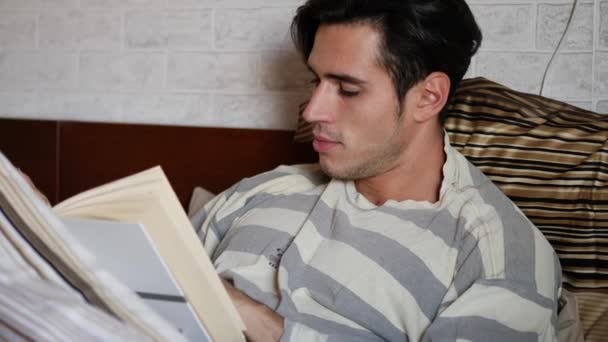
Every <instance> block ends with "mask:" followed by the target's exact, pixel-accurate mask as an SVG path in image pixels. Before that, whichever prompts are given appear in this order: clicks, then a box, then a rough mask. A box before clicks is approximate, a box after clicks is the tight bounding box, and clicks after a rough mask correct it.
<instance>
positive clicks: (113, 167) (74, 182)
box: [59, 123, 315, 206]
mask: <svg viewBox="0 0 608 342" xmlns="http://www.w3.org/2000/svg"><path fill="white" fill-rule="evenodd" d="M60 132H61V140H60V151H61V153H60V169H61V172H60V179H59V184H60V192H59V198H60V200H62V199H65V198H67V197H69V196H72V195H74V194H76V193H78V192H81V191H84V190H86V189H89V188H91V187H94V186H98V185H101V184H103V183H106V182H109V181H112V180H115V179H118V178H120V177H124V176H127V175H130V174H133V173H135V172H138V171H141V170H144V169H146V168H149V167H152V166H154V165H161V166H162V167H163V169H164V171H165V173H166V174H167V177H168V178H169V180H170V181H171V184H172V186H173V188H174V190H175V192H176V193H177V195H178V197H179V198H180V200H181V202H182V204H183V205H184V206H185V205H187V203H188V202H189V199H190V195H191V192H192V189H193V188H194V186H196V185H200V186H203V187H205V188H206V189H208V190H210V191H213V192H219V191H221V190H224V189H226V188H227V187H229V186H230V185H232V184H234V183H235V182H237V181H238V180H240V179H241V178H243V177H247V176H251V175H254V174H257V173H260V172H263V171H266V170H269V169H272V168H274V167H275V166H277V165H279V164H286V163H287V164H289V163H297V162H307V161H311V160H314V159H315V157H314V155H313V154H312V153H310V149H309V148H308V149H307V148H306V147H304V146H301V145H297V144H294V143H293V142H292V138H293V132H289V131H271V130H248V129H224V128H201V127H176V126H154V125H124V124H94V123H61V124H60Z"/></svg>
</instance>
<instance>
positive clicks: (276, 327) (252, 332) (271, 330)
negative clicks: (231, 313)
mask: <svg viewBox="0 0 608 342" xmlns="http://www.w3.org/2000/svg"><path fill="white" fill-rule="evenodd" d="M222 283H224V287H226V291H228V295H229V296H230V298H231V299H232V302H233V303H234V306H236V309H237V311H238V312H239V314H240V315H241V319H243V322H244V323H245V327H246V328H247V331H246V332H245V336H246V337H247V340H248V341H251V342H258V341H260V342H262V341H264V342H266V341H278V340H279V339H280V338H281V336H282V335H283V318H282V317H281V316H279V315H278V314H276V313H275V312H274V311H272V310H271V309H270V308H269V307H267V306H266V305H264V304H260V303H258V302H256V301H255V300H253V299H251V298H249V297H248V296H247V295H246V294H244V293H243V292H241V291H239V290H237V289H236V288H235V287H234V286H232V284H231V283H230V282H229V281H227V280H224V279H222Z"/></svg>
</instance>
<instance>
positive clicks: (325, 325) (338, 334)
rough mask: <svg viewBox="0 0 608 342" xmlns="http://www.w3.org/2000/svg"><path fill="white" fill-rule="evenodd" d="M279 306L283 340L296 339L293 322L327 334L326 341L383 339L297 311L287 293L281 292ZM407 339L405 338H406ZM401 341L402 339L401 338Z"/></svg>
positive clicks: (367, 332)
mask: <svg viewBox="0 0 608 342" xmlns="http://www.w3.org/2000/svg"><path fill="white" fill-rule="evenodd" d="M281 297H282V298H283V299H282V300H281V307H280V311H281V312H279V314H281V315H282V316H286V319H285V327H286V331H285V334H284V335H285V341H289V340H291V338H294V339H297V338H298V336H295V335H293V328H294V324H302V325H305V326H306V327H308V328H309V329H311V330H314V331H316V332H318V333H319V334H322V335H327V336H328V341H336V342H343V341H349V342H358V341H360V342H373V341H385V340H384V339H382V338H381V337H380V336H378V335H375V334H374V333H372V332H371V331H367V330H361V329H355V328H351V327H348V326H345V325H342V324H339V323H336V322H332V321H328V320H325V319H323V318H319V317H316V316H313V315H309V314H301V313H298V312H297V309H296V307H295V304H294V303H293V302H292V301H291V297H290V296H289V294H287V293H285V292H282V293H281ZM406 340H407V338H406ZM401 341H403V339H401Z"/></svg>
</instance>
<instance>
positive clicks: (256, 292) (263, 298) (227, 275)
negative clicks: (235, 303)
mask: <svg viewBox="0 0 608 342" xmlns="http://www.w3.org/2000/svg"><path fill="white" fill-rule="evenodd" d="M220 276H221V277H222V278H224V279H228V280H230V279H231V280H232V283H233V284H234V287H235V288H237V289H239V290H240V291H242V292H243V293H245V294H246V295H247V296H249V298H251V299H253V300H255V301H257V302H259V303H262V304H264V305H266V306H267V307H269V308H271V309H272V310H276V309H277V306H279V298H278V296H277V295H276V294H275V293H268V292H264V291H262V290H260V288H259V287H257V286H256V285H255V284H254V283H252V282H250V281H249V280H247V279H246V278H244V277H242V276H241V275H239V274H237V273H235V272H233V271H226V272H222V273H221V274H220Z"/></svg>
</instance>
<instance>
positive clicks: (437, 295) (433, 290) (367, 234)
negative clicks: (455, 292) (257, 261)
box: [310, 202, 447, 320]
mask: <svg viewBox="0 0 608 342" xmlns="http://www.w3.org/2000/svg"><path fill="white" fill-rule="evenodd" d="M310 221H311V222H312V223H313V224H314V225H315V227H316V228H317V230H318V231H319V233H320V234H321V235H322V236H323V237H325V238H326V239H331V240H336V241H340V242H343V243H345V244H347V245H349V246H351V247H353V248H354V249H356V250H357V251H359V252H360V253H362V254H364V255H365V256H366V257H368V258H370V259H371V260H372V261H374V262H375V263H376V264H377V265H378V267H381V268H383V269H384V270H385V271H386V272H388V273H389V274H390V275H391V276H392V277H393V278H395V280H397V281H398V282H399V283H400V284H401V286H403V287H404V288H405V289H407V290H408V291H409V292H410V293H411V294H412V296H413V297H414V298H415V299H416V301H417V302H418V305H419V306H420V309H421V310H422V312H423V313H424V315H425V316H426V317H427V318H428V319H429V320H432V319H433V317H434V316H435V313H436V311H437V308H438V307H439V305H440V303H441V298H443V296H444V295H445V293H446V291H447V288H446V287H445V286H444V285H443V283H442V282H441V281H439V279H437V278H436V277H435V275H434V274H433V272H432V271H431V270H430V269H429V268H428V267H427V266H426V264H425V263H424V262H423V261H422V259H420V258H419V257H418V256H417V255H416V254H414V253H412V251H410V250H409V249H408V248H407V247H405V246H403V245H401V244H400V243H398V242H395V241H394V240H392V239H390V238H387V237H386V236H384V235H381V234H378V233H375V232H371V231H369V230H365V229H360V228H357V227H353V226H352V225H351V222H350V219H349V218H348V217H347V216H346V214H345V213H344V212H342V211H337V210H332V209H330V208H329V207H328V206H327V205H326V204H325V203H323V202H319V203H318V205H317V206H316V208H315V211H314V212H313V213H312V214H311V216H310Z"/></svg>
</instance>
